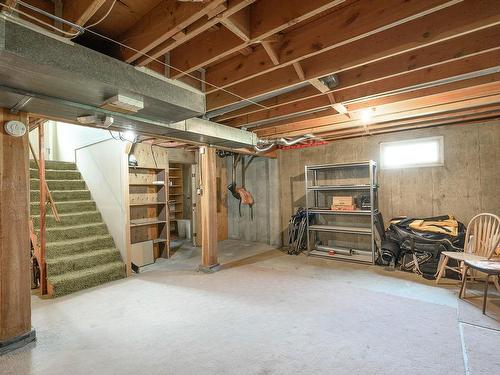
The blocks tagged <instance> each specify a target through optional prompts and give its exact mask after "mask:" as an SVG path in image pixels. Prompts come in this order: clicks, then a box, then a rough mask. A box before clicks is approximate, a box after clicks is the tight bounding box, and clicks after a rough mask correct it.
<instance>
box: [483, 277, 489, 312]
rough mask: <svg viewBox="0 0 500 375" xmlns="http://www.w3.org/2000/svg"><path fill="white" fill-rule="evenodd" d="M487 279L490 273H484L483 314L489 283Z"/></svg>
mask: <svg viewBox="0 0 500 375" xmlns="http://www.w3.org/2000/svg"><path fill="white" fill-rule="evenodd" d="M489 279H490V275H486V280H485V282H484V297H483V315H485V314H486V300H487V299H488V284H489V283H490V282H489V281H490V280H489Z"/></svg>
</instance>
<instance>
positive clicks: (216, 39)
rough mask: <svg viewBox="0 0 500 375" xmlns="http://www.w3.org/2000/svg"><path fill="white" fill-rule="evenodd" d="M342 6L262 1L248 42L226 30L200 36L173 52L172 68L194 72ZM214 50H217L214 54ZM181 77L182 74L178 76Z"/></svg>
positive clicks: (337, 0)
mask: <svg viewBox="0 0 500 375" xmlns="http://www.w3.org/2000/svg"><path fill="white" fill-rule="evenodd" d="M343 2H344V0H333V1H332V0H330V1H327V0H309V1H302V0H290V1H288V2H287V6H286V7H283V2H282V1H281V0H279V1H278V0H266V1H259V2H257V3H255V4H254V5H255V6H256V7H257V8H258V9H257V10H256V9H255V8H254V7H253V5H252V6H251V9H250V12H251V13H250V17H251V19H252V27H253V26H254V25H259V26H258V27H256V29H251V30H250V35H251V39H250V40H249V41H248V42H245V41H242V40H241V39H240V38H232V37H230V36H228V34H227V33H226V32H225V30H227V29H221V30H220V31H219V32H214V33H212V34H211V35H210V37H209V38H208V37H207V36H203V35H200V36H198V37H196V38H193V39H191V40H190V41H189V42H187V43H185V44H183V45H181V46H179V47H177V48H176V49H175V50H173V51H171V60H170V61H171V64H172V65H173V67H174V68H176V69H177V70H178V71H180V72H187V73H189V72H192V71H194V70H196V69H198V68H200V67H204V66H207V65H210V64H212V63H213V62H215V61H218V60H220V59H222V58H224V57H226V56H228V55H231V54H233V53H234V52H237V51H239V50H241V49H242V48H243V47H245V46H246V45H248V44H251V43H257V42H261V41H263V40H265V39H266V38H268V37H270V36H272V35H274V34H276V33H278V32H280V31H282V30H284V29H286V28H287V27H289V26H290V25H293V24H296V23H297V22H301V21H304V20H306V19H308V18H310V17H313V16H315V15H317V14H319V13H321V12H322V11H324V10H326V9H329V8H332V7H334V6H337V5H339V4H341V3H343ZM290 9H292V10H291V11H290ZM259 12H261V13H259ZM259 19H261V20H260V21H259ZM262 23H264V24H265V25H266V28H263V27H262V25H261V24H262ZM213 46H217V48H216V49H215V50H214V49H213ZM142 63H143V62H141V63H140V64H142ZM181 75H182V74H181V73H179V74H178V75H177V76H181ZM174 78H176V77H174Z"/></svg>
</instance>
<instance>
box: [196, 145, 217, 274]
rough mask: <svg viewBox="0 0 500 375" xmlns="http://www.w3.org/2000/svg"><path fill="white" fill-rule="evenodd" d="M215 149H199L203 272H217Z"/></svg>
mask: <svg viewBox="0 0 500 375" xmlns="http://www.w3.org/2000/svg"><path fill="white" fill-rule="evenodd" d="M216 158H217V155H216V154H215V149H214V148H212V147H201V148H200V164H201V165H200V167H201V226H202V240H201V265H200V270H201V271H203V272H214V271H217V270H218V267H219V262H218V261H217V182H216V181H217V179H216Z"/></svg>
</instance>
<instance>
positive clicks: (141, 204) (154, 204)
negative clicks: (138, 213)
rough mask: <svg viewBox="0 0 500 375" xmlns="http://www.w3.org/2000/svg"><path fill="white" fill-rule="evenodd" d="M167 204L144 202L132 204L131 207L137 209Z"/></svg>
mask: <svg viewBox="0 0 500 375" xmlns="http://www.w3.org/2000/svg"><path fill="white" fill-rule="evenodd" d="M163 204H166V203H165V202H143V203H130V207H137V206H157V205H158V206H159V205H163Z"/></svg>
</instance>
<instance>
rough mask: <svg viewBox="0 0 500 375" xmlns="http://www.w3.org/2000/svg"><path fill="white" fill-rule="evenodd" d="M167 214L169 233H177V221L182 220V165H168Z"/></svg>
mask: <svg viewBox="0 0 500 375" xmlns="http://www.w3.org/2000/svg"><path fill="white" fill-rule="evenodd" d="M168 171H169V176H168V177H169V178H168V188H169V201H168V203H169V204H168V206H169V214H170V232H172V233H173V235H175V233H177V221H176V220H177V219H183V218H184V200H183V197H184V178H183V177H184V176H183V168H182V164H174V163H172V164H170V165H169V169H168Z"/></svg>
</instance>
